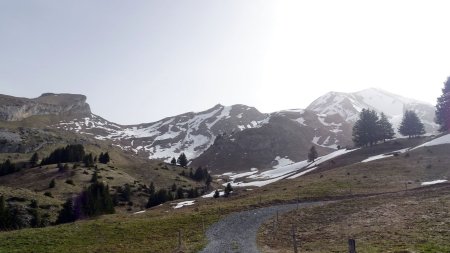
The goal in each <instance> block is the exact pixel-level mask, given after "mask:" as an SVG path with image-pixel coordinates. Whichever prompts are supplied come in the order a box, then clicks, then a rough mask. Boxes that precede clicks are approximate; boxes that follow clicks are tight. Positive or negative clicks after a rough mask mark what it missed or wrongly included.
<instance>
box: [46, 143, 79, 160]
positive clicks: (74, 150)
mask: <svg viewBox="0 0 450 253" xmlns="http://www.w3.org/2000/svg"><path fill="white" fill-rule="evenodd" d="M84 156H85V151H84V147H83V145H81V144H73V145H72V144H71V145H67V146H66V147H64V148H58V149H55V150H54V151H53V152H52V153H51V154H50V155H49V156H48V157H45V158H44V159H42V161H41V165H47V164H55V163H70V162H80V161H82V160H83V158H84Z"/></svg>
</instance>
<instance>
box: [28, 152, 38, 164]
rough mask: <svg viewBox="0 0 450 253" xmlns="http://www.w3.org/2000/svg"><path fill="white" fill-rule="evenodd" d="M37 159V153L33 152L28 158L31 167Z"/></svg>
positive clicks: (36, 162)
mask: <svg viewBox="0 0 450 253" xmlns="http://www.w3.org/2000/svg"><path fill="white" fill-rule="evenodd" d="M38 161H39V155H38V153H36V152H34V154H33V155H32V156H31V158H30V165H31V166H32V167H34V166H36V165H37V164H38Z"/></svg>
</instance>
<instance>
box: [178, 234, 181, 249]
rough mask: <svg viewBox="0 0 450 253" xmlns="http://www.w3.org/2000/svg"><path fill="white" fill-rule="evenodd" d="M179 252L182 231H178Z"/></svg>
mask: <svg viewBox="0 0 450 253" xmlns="http://www.w3.org/2000/svg"><path fill="white" fill-rule="evenodd" d="M178 250H181V229H180V230H178Z"/></svg>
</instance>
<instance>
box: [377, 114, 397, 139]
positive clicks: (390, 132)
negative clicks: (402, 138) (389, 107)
mask: <svg viewBox="0 0 450 253" xmlns="http://www.w3.org/2000/svg"><path fill="white" fill-rule="evenodd" d="M377 124H378V129H379V136H378V138H377V139H378V140H381V141H384V142H385V141H386V140H390V139H392V138H394V136H395V132H394V129H393V128H392V124H391V123H390V122H389V120H388V118H387V117H386V115H385V114H384V113H381V115H380V119H379V120H378V122H377Z"/></svg>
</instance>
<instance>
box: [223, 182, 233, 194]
mask: <svg viewBox="0 0 450 253" xmlns="http://www.w3.org/2000/svg"><path fill="white" fill-rule="evenodd" d="M232 191H233V187H231V184H230V183H228V184H227V186H226V187H225V190H224V196H225V197H228V195H230V193H231V192H232Z"/></svg>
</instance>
